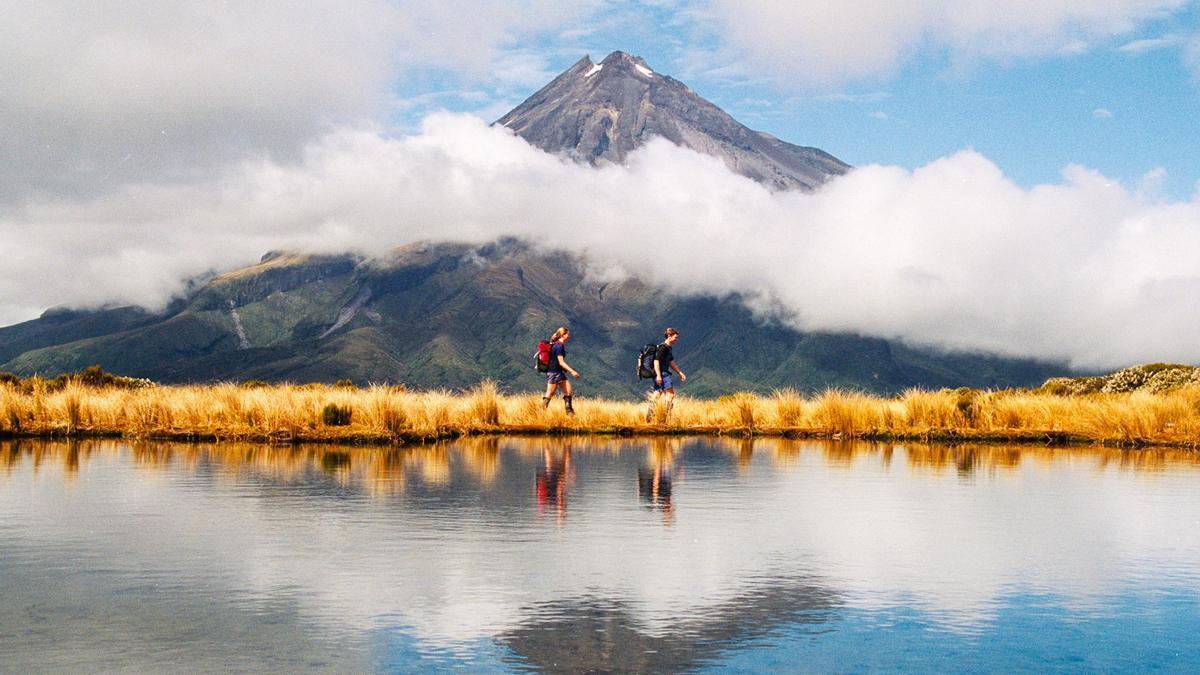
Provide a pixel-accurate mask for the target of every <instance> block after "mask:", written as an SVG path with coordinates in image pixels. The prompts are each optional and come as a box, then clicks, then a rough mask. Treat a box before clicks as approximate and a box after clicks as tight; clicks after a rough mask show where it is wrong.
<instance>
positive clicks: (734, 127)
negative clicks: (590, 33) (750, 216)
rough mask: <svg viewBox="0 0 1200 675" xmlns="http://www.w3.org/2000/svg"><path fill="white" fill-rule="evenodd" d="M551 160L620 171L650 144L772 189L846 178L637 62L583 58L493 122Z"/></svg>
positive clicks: (619, 56)
mask: <svg viewBox="0 0 1200 675" xmlns="http://www.w3.org/2000/svg"><path fill="white" fill-rule="evenodd" d="M496 123H497V124H501V125H504V126H505V127H508V128H509V129H512V130H513V131H514V132H515V133H516V134H517V135H519V136H521V137H522V138H524V139H525V140H527V141H529V142H530V143H531V144H533V145H535V146H537V147H539V148H541V149H543V150H545V151H547V152H552V153H562V154H566V155H568V156H571V157H573V158H575V159H578V160H581V161H586V162H591V163H597V162H603V161H608V162H615V163H620V162H623V161H624V160H625V157H626V156H627V155H628V154H629V153H630V152H632V151H633V150H634V149H635V148H637V147H639V146H641V145H642V144H643V143H645V142H646V141H647V140H648V139H650V138H651V137H653V136H661V137H663V138H666V139H668V140H670V141H672V142H673V143H675V144H677V145H682V146H685V147H688V148H691V149H693V150H696V151H697V152H702V153H706V154H709V155H713V156H715V157H719V158H721V159H722V160H724V161H725V164H726V166H728V167H729V168H730V170H732V171H734V172H736V173H739V174H741V175H743V176H747V177H749V178H753V179H754V180H756V181H759V182H762V183H765V184H767V185H769V186H771V187H772V188H775V189H781V190H782V189H800V190H811V189H813V188H815V187H817V186H819V185H821V183H824V182H825V181H826V180H828V179H829V178H830V177H832V176H838V175H841V174H843V173H845V172H846V171H847V170H849V168H850V167H849V166H848V165H847V164H845V163H843V162H842V161H840V160H838V159H837V158H836V157H834V156H832V155H830V154H828V153H826V152H824V151H821V150H818V149H816V148H805V147H800V146H796V145H792V144H791V143H786V142H784V141H781V140H779V139H778V138H775V137H774V136H771V135H770V134H765V133H762V132H759V131H754V130H752V129H748V128H747V127H745V126H743V125H742V124H740V123H739V122H738V121H737V120H735V119H733V118H732V117H730V116H729V114H728V113H726V112H725V111H723V110H721V109H720V108H718V107H717V106H715V105H713V104H712V103H710V102H708V101H706V100H704V99H703V98H701V97H700V96H698V95H697V94H696V93H695V92H693V91H692V90H691V89H689V88H688V86H687V85H685V84H683V83H682V82H680V81H678V80H675V79H673V78H671V77H669V76H667V75H663V74H662V73H657V72H654V71H653V70H651V69H650V67H649V66H647V65H646V62H645V61H643V60H642V59H641V58H640V57H637V56H632V55H630V54H626V53H624V52H613V53H612V54H609V55H608V56H607V57H605V59H604V60H603V61H601V62H600V63H592V60H591V59H590V58H588V57H586V56H585V57H584V58H582V59H580V60H579V61H578V62H577V63H576V64H575V65H573V66H571V67H570V68H568V69H567V70H566V71H565V72H564V73H562V74H561V75H559V76H558V77H556V78H554V80H553V81H551V82H550V84H547V85H546V86H545V87H542V89H540V90H539V91H538V92H537V93H535V94H534V95H533V96H530V97H529V98H528V99H526V100H525V102H524V103H522V104H521V105H519V106H517V107H516V108H514V109H513V110H512V111H511V112H509V113H508V114H507V115H505V116H504V117H501V118H500V119H499V120H497V121H496Z"/></svg>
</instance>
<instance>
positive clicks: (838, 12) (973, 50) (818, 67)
mask: <svg viewBox="0 0 1200 675" xmlns="http://www.w3.org/2000/svg"><path fill="white" fill-rule="evenodd" d="M1187 4H1188V1H1187V0H1150V1H1149V2H1147V1H1146V0H1111V1H1109V2H1104V3H1079V2H1076V1H1075V0H1047V1H1045V2H1041V3H1038V4H1037V5H1036V6H1034V5H1028V6H1025V7H1023V9H1022V11H1020V12H1017V11H1013V9H1012V6H1011V3H1008V2H1005V1H1004V0H985V1H983V2H973V3H961V2H954V1H952V0H927V1H923V2H906V3H872V4H871V5H870V7H869V8H866V7H864V6H862V5H861V4H859V3H841V4H834V5H830V4H829V3H825V2H816V1H815V0H800V1H798V2H787V3H781V2H773V1H772V0H711V2H710V3H709V5H708V7H709V8H710V12H709V16H710V19H709V20H710V23H709V28H710V29H712V30H714V31H715V32H716V33H717V34H718V36H719V41H720V43H721V44H722V45H723V46H724V47H726V48H728V49H730V50H732V51H734V52H736V53H737V54H738V55H739V56H740V59H739V60H740V61H744V62H745V63H746V64H747V66H748V67H751V68H754V69H758V70H765V71H769V72H771V73H772V74H773V75H775V76H777V77H778V78H779V80H780V82H781V83H787V82H792V83H797V84H813V83H816V84H822V83H825V84H828V83H837V82H844V81H846V80H857V79H872V78H879V77H886V76H888V75H890V74H892V73H894V72H896V71H897V70H898V69H899V68H900V67H901V66H902V65H903V64H904V63H905V62H906V61H907V60H908V59H910V58H911V57H912V56H913V55H914V54H917V53H919V52H921V51H922V50H936V51H941V52H946V53H947V54H948V55H949V57H950V59H951V61H952V62H954V63H959V64H962V63H969V62H974V61H979V60H988V59H1011V58H1026V57H1042V56H1052V55H1056V54H1057V55H1075V54H1080V53H1083V52H1085V51H1088V50H1089V49H1091V48H1092V47H1093V45H1095V44H1104V43H1106V42H1108V41H1110V40H1112V39H1114V38H1118V37H1120V36H1124V35H1128V34H1129V33H1130V32H1132V31H1133V30H1134V29H1136V28H1137V27H1138V26H1140V25H1142V24H1143V23H1144V22H1146V21H1148V20H1152V19H1157V18H1162V17H1164V16H1167V15H1169V14H1170V13H1172V12H1174V11H1177V10H1179V9H1180V8H1182V7H1184V6H1186V5H1187Z"/></svg>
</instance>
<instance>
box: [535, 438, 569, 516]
mask: <svg viewBox="0 0 1200 675" xmlns="http://www.w3.org/2000/svg"><path fill="white" fill-rule="evenodd" d="M574 484H575V466H574V465H573V464H571V448H569V447H568V448H565V449H563V451H562V452H561V453H556V452H553V451H551V450H549V449H546V450H544V451H543V452H542V463H541V465H540V466H538V470H537V482H536V484H535V489H534V494H535V495H536V497H537V504H538V514H539V515H540V514H544V513H546V512H547V511H549V510H550V509H551V508H553V509H554V515H555V516H556V517H557V519H558V522H559V523H561V522H563V521H564V520H566V518H567V492H568V491H569V490H570V489H571V486H572V485H574Z"/></svg>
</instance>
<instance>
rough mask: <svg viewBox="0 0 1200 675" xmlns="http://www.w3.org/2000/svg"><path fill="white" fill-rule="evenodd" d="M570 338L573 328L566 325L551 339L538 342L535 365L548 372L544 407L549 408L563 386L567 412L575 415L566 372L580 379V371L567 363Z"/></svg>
mask: <svg viewBox="0 0 1200 675" xmlns="http://www.w3.org/2000/svg"><path fill="white" fill-rule="evenodd" d="M570 339H571V329H569V328H567V327H566V326H562V327H560V328H559V329H558V330H556V331H554V335H551V336H550V339H549V340H543V341H542V342H540V343H538V353H537V355H536V357H535V365H536V367H537V369H538V371H540V372H544V373H546V395H545V396H543V397H542V407H543V408H549V407H550V399H552V398H554V392H555V391H557V390H558V389H560V388H561V389H562V391H563V403H564V404H565V405H566V409H567V414H568V415H574V414H575V408H574V406H572V405H571V396H572V391H571V381H570V380H568V379H567V376H566V373H570V374H571V377H573V378H575V379H577V380H578V379H579V371H577V370H575V369H574V368H572V367H571V366H569V365H567V359H566V356H567V347H566V345H567V341H568V340H570Z"/></svg>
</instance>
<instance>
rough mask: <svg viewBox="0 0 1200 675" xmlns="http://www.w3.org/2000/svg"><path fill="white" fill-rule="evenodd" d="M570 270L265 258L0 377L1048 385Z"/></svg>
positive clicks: (77, 316)
mask: <svg viewBox="0 0 1200 675" xmlns="http://www.w3.org/2000/svg"><path fill="white" fill-rule="evenodd" d="M583 270H584V261H583V260H582V259H580V258H577V257H574V256H569V255H565V254H558V255H546V254H544V253H540V252H537V251H535V250H533V249H531V248H529V247H528V246H526V245H525V244H522V243H521V242H518V241H508V240H506V241H499V242H495V243H493V244H490V245H487V246H467V245H461V244H413V245H410V246H406V247H403V248H400V249H397V250H395V251H393V252H391V253H390V254H389V255H387V256H384V257H382V258H380V259H373V260H362V259H359V258H355V257H352V256H348V255H347V256H324V257H314V256H297V255H283V254H271V255H268V256H267V257H265V258H264V259H263V261H262V262H261V263H259V264H258V265H255V266H252V267H249V268H246V269H242V270H237V271H235V272H231V273H228V274H224V275H222V276H219V277H217V278H215V279H213V280H211V281H210V282H208V283H207V284H205V285H203V286H201V287H200V288H198V289H197V290H195V291H194V292H193V293H192V294H191V295H190V296H189V297H188V298H187V299H186V300H183V301H180V302H179V303H177V304H176V305H175V306H173V307H171V308H169V309H168V310H166V311H165V312H163V313H161V314H151V313H148V312H145V311H142V310H138V309H135V308H118V309H108V310H100V311H96V312H50V313H47V314H46V315H45V316H43V317H42V318H40V319H37V320H34V321H30V322H27V323H24V324H18V325H16V326H10V327H7V328H2V329H0V358H2V359H3V361H4V362H3V363H0V370H7V371H12V372H15V373H18V374H21V375H31V374H34V373H40V374H43V375H54V374H57V373H59V372H63V371H75V370H80V369H82V368H84V367H87V366H90V365H92V364H99V365H101V366H102V367H103V368H104V369H106V370H109V371H112V372H116V373H121V374H124V375H130V376H136V377H148V378H151V379H153V380H156V381H160V382H193V381H211V380H227V379H228V380H242V379H251V378H256V379H263V380H268V381H292V382H307V381H325V382H332V381H335V380H339V379H343V378H349V379H352V380H354V381H355V382H358V383H361V384H366V383H368V382H394V383H395V382H398V383H404V384H407V385H409V386H416V387H422V388H436V387H449V388H460V387H469V386H472V385H474V384H475V383H477V382H479V381H480V380H481V379H483V378H492V379H494V380H496V381H497V382H499V383H500V384H501V386H502V387H504V388H506V389H509V390H514V391H535V390H537V389H538V388H539V387H540V386H544V384H543V380H542V378H541V377H539V376H538V375H537V374H536V373H535V372H534V370H533V368H532V355H533V352H534V348H535V345H536V341H537V340H538V339H540V338H543V337H545V336H546V335H548V334H549V333H550V332H551V331H553V330H554V328H555V327H557V326H559V325H561V324H568V325H570V326H571V327H572V329H573V332H574V339H573V340H572V342H571V344H570V346H569V352H570V361H571V363H572V365H574V366H575V367H576V368H577V369H579V371H580V372H581V373H583V376H584V379H583V380H582V381H581V382H580V387H581V392H582V393H583V395H585V396H586V395H606V396H618V397H625V396H633V395H637V394H638V393H639V392H641V390H642V389H643V388H644V386H643V385H644V383H642V384H639V383H638V382H637V380H636V379H635V378H634V365H635V361H636V355H637V349H638V348H639V347H640V346H641V345H642V344H644V343H646V342H648V341H653V340H655V339H656V338H657V337H658V336H659V335H660V331H661V329H662V328H663V327H664V326H667V325H672V326H675V327H676V328H678V329H679V330H680V331H681V333H682V338H681V341H680V343H679V345H678V346H677V348H676V354H677V356H678V358H679V360H680V363H681V364H682V365H683V367H684V368H685V370H686V371H687V372H688V375H689V381H688V383H687V384H686V385H684V391H686V393H688V394H692V395H708V396H711V395H722V394H727V393H730V392H732V391H735V390H739V389H747V390H753V391H759V392H764V393H766V392H770V391H771V390H773V389H776V388H783V387H795V388H798V389H802V390H808V391H812V390H819V389H822V388H825V387H830V386H839V387H852V388H856V389H863V390H867V391H872V392H879V393H887V392H896V391H899V390H902V389H904V388H906V387H911V386H923V387H945V386H960V385H966V386H973V387H985V388H986V387H1007V386H1030V385H1035V384H1037V383H1040V382H1042V381H1043V380H1045V379H1046V378H1047V377H1050V376H1052V375H1057V374H1062V373H1063V372H1064V369H1063V368H1061V367H1058V366H1054V365H1051V364H1045V363H1038V362H1033V361H1019V360H1013V359H1002V358H997V357H990V356H986V355H964V354H941V353H938V352H935V351H928V350H920V349H913V348H910V347H907V346H904V345H901V344H898V343H892V342H888V341H885V340H880V339H874V338H864V337H859V336H855V335H847V334H828V333H801V332H797V331H795V330H792V329H789V328H786V327H783V326H772V325H763V324H761V323H760V322H759V321H758V320H756V319H755V317H753V316H752V315H751V314H750V312H749V311H748V310H746V309H745V307H744V306H743V305H742V304H741V303H740V302H738V301H737V299H736V298H730V299H716V298H711V297H691V298H674V299H672V300H670V301H668V302H666V303H665V304H664V303H663V302H661V300H660V298H661V296H660V294H659V293H658V292H657V291H656V289H654V288H652V287H649V286H647V285H645V284H643V283H642V282H640V281H638V280H636V279H628V280H625V281H622V282H615V283H593V282H590V281H588V280H587V278H586V276H585V274H584V271H583Z"/></svg>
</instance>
